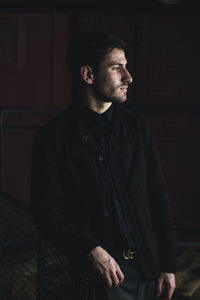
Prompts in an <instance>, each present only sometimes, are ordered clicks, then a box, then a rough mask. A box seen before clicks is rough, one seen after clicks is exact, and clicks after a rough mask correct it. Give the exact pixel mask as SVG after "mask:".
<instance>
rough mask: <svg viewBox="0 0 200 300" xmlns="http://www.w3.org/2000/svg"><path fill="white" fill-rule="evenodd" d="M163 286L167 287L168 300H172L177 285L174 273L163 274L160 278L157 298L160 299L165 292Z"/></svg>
mask: <svg viewBox="0 0 200 300" xmlns="http://www.w3.org/2000/svg"><path fill="white" fill-rule="evenodd" d="M163 285H165V287H166V292H167V293H166V298H164V299H166V300H168V299H171V297H172V295H173V292H174V289H175V287H176V284H175V275H174V274H173V273H161V276H160V278H159V279H158V292H157V296H158V297H160V296H161V294H162V291H163Z"/></svg>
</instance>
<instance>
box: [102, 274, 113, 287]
mask: <svg viewBox="0 0 200 300" xmlns="http://www.w3.org/2000/svg"><path fill="white" fill-rule="evenodd" d="M103 276H104V277H105V279H106V282H107V285H108V287H111V286H112V280H111V277H110V274H109V273H108V272H107V271H106V272H105V273H104V274H103Z"/></svg>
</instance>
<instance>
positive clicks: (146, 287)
mask: <svg viewBox="0 0 200 300" xmlns="http://www.w3.org/2000/svg"><path fill="white" fill-rule="evenodd" d="M119 265H120V267H121V270H122V272H123V274H124V277H125V279H124V281H123V283H121V284H120V285H119V286H118V287H116V286H112V287H111V288H109V287H107V285H106V283H104V284H102V285H98V286H97V287H96V288H95V290H94V297H93V298H94V299H95V300H155V299H156V287H157V285H156V283H157V281H156V280H153V281H145V280H144V279H143V277H142V274H141V272H140V269H139V267H138V266H137V265H135V264H134V263H132V261H126V260H124V261H122V262H119Z"/></svg>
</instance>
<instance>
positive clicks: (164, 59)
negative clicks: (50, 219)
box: [0, 7, 200, 240]
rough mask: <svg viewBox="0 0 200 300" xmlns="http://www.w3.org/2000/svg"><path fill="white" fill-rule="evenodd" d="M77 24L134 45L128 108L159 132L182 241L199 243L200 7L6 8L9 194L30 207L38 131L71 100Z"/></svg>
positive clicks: (2, 23)
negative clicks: (69, 56)
mask: <svg viewBox="0 0 200 300" xmlns="http://www.w3.org/2000/svg"><path fill="white" fill-rule="evenodd" d="M79 28H83V29H88V30H94V29H95V30H104V31H109V32H111V33H113V34H116V35H118V36H120V37H121V38H122V39H124V40H125V41H126V42H127V44H128V49H127V58H128V67H129V70H130V72H131V73H132V75H133V84H132V87H131V88H130V91H129V100H128V103H129V104H130V105H131V106H134V107H135V109H136V110H138V111H140V112H142V113H143V114H144V115H145V117H146V118H147V119H148V120H149V122H150V124H151V125H152V127H153V131H154V134H155V138H156V141H157V145H158V149H159V152H160V157H161V163H162V165H163V169H164V172H165V176H166V181H167V185H168V189H169V194H170V199H171V204H172V207H173V211H174V217H175V222H176V225H177V229H178V236H179V238H180V239H181V240H197V239H198V235H199V234H198V233H199V230H200V221H199V216H198V214H199V210H200V204H199V200H198V199H199V198H200V192H199V188H198V183H199V174H198V172H199V169H200V158H199V153H200V143H199V133H200V118H199V117H200V89H199V82H200V42H199V38H198V36H199V32H200V17H199V16H198V15H197V14H196V13H195V11H194V10H188V11H187V10H185V9H184V10H178V9H177V8H176V9H171V8H170V9H169V8H163V7H162V8H158V7H157V8H156V9H151V10H148V9H141V8H138V10H137V9H135V10H134V11H133V12H132V11H128V12H126V14H125V13H124V14H123V13H122V12H120V10H116V11H115V12H113V11H112V10H108V11H106V12H102V11H101V10H97V9H84V10H83V9H77V10H75V9H62V8H60V9H57V10H55V9H47V10H46V11H45V10H44V11H41V10H40V11H37V10H35V11H34V10H32V11H26V10H22V9H21V10H20V9H18V10H16V11H14V10H13V11H10V10H9V11H2V12H0V109H1V127H0V130H1V148H0V158H1V161H0V163H1V188H2V189H4V190H6V191H8V192H9V193H11V194H12V195H14V196H16V198H18V199H20V200H21V201H23V202H25V203H27V204H29V201H30V195H29V191H30V165H31V149H32V140H33V135H34V133H35V130H36V129H37V128H38V127H40V126H41V125H43V124H45V123H46V122H47V120H48V119H50V118H52V117H54V116H55V115H56V114H57V113H59V112H60V110H62V109H63V108H64V107H66V106H67V105H68V104H69V103H70V101H71V96H70V95H71V88H70V87H71V85H70V78H69V74H68V70H67V67H66V63H65V57H66V51H67V43H68V40H69V38H70V36H71V35H72V34H74V33H75V32H76V30H77V29H79ZM80 50H81V49H80Z"/></svg>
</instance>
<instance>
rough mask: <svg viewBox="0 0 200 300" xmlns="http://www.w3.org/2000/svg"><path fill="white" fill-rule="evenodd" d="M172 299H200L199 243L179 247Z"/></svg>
mask: <svg viewBox="0 0 200 300" xmlns="http://www.w3.org/2000/svg"><path fill="white" fill-rule="evenodd" d="M178 257H179V260H178V261H179V265H178V271H177V273H176V290H175V293H174V296H173V298H172V299H173V300H188V299H190V300H200V244H193V245H185V246H184V245H183V246H181V247H179V256H178Z"/></svg>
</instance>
